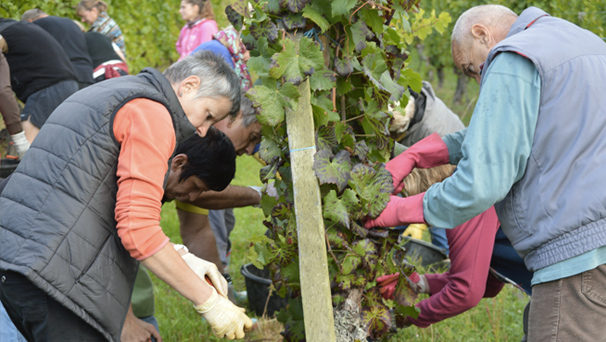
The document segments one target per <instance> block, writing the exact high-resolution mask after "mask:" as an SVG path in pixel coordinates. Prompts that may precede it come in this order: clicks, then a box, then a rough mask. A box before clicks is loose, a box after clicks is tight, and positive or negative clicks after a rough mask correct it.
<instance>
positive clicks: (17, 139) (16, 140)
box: [11, 131, 29, 159]
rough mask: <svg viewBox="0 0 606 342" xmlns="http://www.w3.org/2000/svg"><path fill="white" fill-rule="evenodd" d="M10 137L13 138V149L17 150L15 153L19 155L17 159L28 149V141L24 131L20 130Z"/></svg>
mask: <svg viewBox="0 0 606 342" xmlns="http://www.w3.org/2000/svg"><path fill="white" fill-rule="evenodd" d="M11 139H12V140H13V144H14V145H15V149H16V150H17V154H18V155H19V159H21V158H23V155H24V154H25V152H27V150H29V141H27V139H26V138H25V132H24V131H21V132H19V133H16V134H12V135H11Z"/></svg>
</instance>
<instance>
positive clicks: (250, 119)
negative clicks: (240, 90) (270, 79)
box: [240, 94, 257, 127]
mask: <svg viewBox="0 0 606 342" xmlns="http://www.w3.org/2000/svg"><path fill="white" fill-rule="evenodd" d="M240 110H241V111H242V124H243V125H244V127H248V126H250V125H252V124H254V123H255V122H257V109H256V108H255V107H254V106H253V103H252V101H251V100H250V99H249V98H248V97H246V96H245V95H244V94H242V99H241V100H240Z"/></svg>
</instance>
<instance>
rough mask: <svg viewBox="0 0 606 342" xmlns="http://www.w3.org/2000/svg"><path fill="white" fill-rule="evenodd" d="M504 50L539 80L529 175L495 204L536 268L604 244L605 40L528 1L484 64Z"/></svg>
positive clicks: (505, 227)
mask: <svg viewBox="0 0 606 342" xmlns="http://www.w3.org/2000/svg"><path fill="white" fill-rule="evenodd" d="M504 51H508V52H516V53H518V54H520V55H522V56H524V57H526V58H528V59H529V60H530V61H532V62H533V63H534V65H535V66H536V68H537V70H538V72H539V75H540V78H541V99H540V108H539V116H538V122H537V126H536V131H535V136H534V142H533V145H532V150H531V154H530V157H529V159H528V164H527V167H526V171H525V174H524V176H523V177H522V179H520V180H519V181H518V182H517V183H515V184H514V186H513V187H512V188H511V190H510V191H509V193H508V194H507V196H506V197H505V199H503V200H502V201H501V202H499V203H497V204H496V205H495V208H496V209H497V214H498V216H499V220H500V221H501V224H502V228H503V231H504V232H505V233H506V234H507V236H508V238H509V239H510V240H511V242H512V244H513V246H514V248H515V249H516V251H518V253H520V255H522V257H524V261H525V263H526V266H527V267H528V268H529V269H530V270H531V271H536V270H537V269H541V268H543V267H546V266H549V265H553V264H555V263H557V262H560V261H563V260H566V259H569V258H572V257H575V256H578V255H580V254H583V253H585V252H588V251H591V250H594V249H596V248H599V247H602V246H606V180H605V176H604V175H605V171H606V83H605V82H606V43H604V41H603V40H602V39H600V38H599V37H598V36H596V35H595V34H593V33H591V32H589V31H587V30H584V29H581V28H580V27H578V26H576V25H574V24H572V23H570V22H567V21H565V20H562V19H559V18H554V17H551V16H549V15H548V14H547V13H545V12H544V11H542V10H540V9H538V8H535V7H531V8H528V9H526V10H525V11H524V12H522V14H521V15H520V17H519V18H518V19H517V21H516V22H515V23H514V24H513V26H512V28H511V30H510V31H509V34H508V35H507V38H506V39H504V40H503V41H501V42H499V43H498V44H497V45H495V46H494V47H493V49H492V50H491V51H490V53H489V55H488V58H487V60H486V63H485V66H484V70H488V66H489V65H490V62H491V61H492V60H493V59H494V58H495V56H496V55H497V54H499V53H500V52H504ZM487 75H488V74H486V75H483V76H482V81H483V80H484V78H485V77H486V76H487ZM511 119H512V120H515V117H512V118H511ZM504 143H505V142H504Z"/></svg>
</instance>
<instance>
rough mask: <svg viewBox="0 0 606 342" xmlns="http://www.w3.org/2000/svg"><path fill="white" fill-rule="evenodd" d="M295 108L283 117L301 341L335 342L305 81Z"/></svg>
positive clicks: (310, 115)
mask: <svg viewBox="0 0 606 342" xmlns="http://www.w3.org/2000/svg"><path fill="white" fill-rule="evenodd" d="M299 92H300V93H301V97H300V98H299V104H298V106H297V108H296V110H289V111H287V113H286V125H287V126H286V127H287V130H288V144H289V148H290V167H291V170H292V178H293V187H294V198H295V215H296V222H297V232H298V237H299V272H300V279H301V296H302V297H303V298H302V299H303V315H304V319H305V337H306V340H307V341H308V342H332V341H335V325H334V317H333V312H332V298H331V293H330V281H329V276H328V262H327V257H326V240H325V237H324V234H325V232H324V219H323V217H322V200H321V199H320V189H319V187H318V180H317V178H316V175H315V173H314V170H313V162H314V154H315V153H316V139H315V130H314V121H313V113H312V109H311V103H310V99H311V93H310V89H309V80H307V81H305V82H303V83H301V84H300V85H299Z"/></svg>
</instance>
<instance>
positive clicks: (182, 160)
mask: <svg viewBox="0 0 606 342" xmlns="http://www.w3.org/2000/svg"><path fill="white" fill-rule="evenodd" d="M188 162H189V159H188V158H187V155H186V154H183V153H181V154H177V155H176V156H175V157H174V158H173V160H172V161H171V163H170V169H171V171H178V170H180V169H182V168H183V166H185V165H187V163H188Z"/></svg>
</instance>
